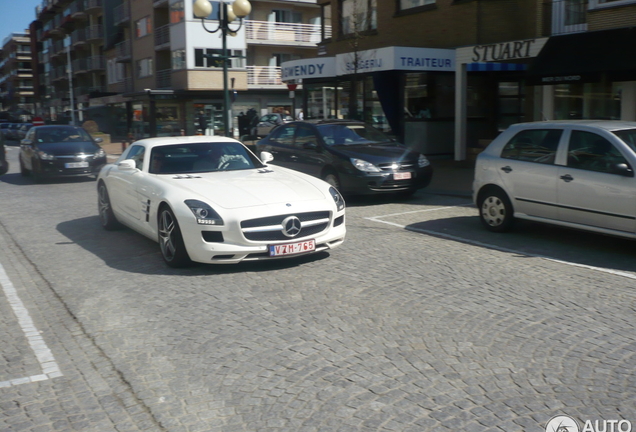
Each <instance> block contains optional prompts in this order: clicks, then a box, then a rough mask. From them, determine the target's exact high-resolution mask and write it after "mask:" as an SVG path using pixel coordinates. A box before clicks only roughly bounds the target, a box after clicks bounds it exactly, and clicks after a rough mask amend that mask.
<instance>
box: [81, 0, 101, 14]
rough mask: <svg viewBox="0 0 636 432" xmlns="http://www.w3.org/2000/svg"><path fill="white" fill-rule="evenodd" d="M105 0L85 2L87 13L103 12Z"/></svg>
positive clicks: (85, 0) (87, 0)
mask: <svg viewBox="0 0 636 432" xmlns="http://www.w3.org/2000/svg"><path fill="white" fill-rule="evenodd" d="M102 3H103V0H84V10H85V11H86V12H87V13H91V14H93V13H98V12H100V11H101V10H102V7H103V4H102Z"/></svg>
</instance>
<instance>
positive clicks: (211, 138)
mask: <svg viewBox="0 0 636 432" xmlns="http://www.w3.org/2000/svg"><path fill="white" fill-rule="evenodd" d="M221 142H232V143H240V141H237V140H235V139H234V138H229V137H224V136H220V135H191V136H174V137H156V138H143V139H140V140H138V141H135V142H133V143H132V144H131V145H143V146H145V147H146V148H148V149H150V148H153V147H160V146H167V145H174V144H189V143H221Z"/></svg>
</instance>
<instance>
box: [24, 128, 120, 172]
mask: <svg viewBox="0 0 636 432" xmlns="http://www.w3.org/2000/svg"><path fill="white" fill-rule="evenodd" d="M101 142H102V139H101V138H97V139H93V138H92V137H91V135H90V134H89V133H88V132H86V130H84V128H81V127H79V126H71V125H51V126H34V127H32V128H31V129H30V130H29V132H27V134H26V136H25V137H24V139H23V140H22V141H21V142H20V155H19V158H18V159H19V163H20V173H21V174H22V175H28V174H31V175H32V176H33V179H34V181H35V182H39V181H40V180H42V179H43V178H48V177H73V176H88V175H94V176H97V174H98V173H99V170H100V169H101V167H102V166H104V165H105V164H106V162H107V160H106V152H105V151H104V149H102V148H101V147H100V146H99V143H101Z"/></svg>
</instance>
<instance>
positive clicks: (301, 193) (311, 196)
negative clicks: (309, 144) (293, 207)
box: [162, 168, 325, 209]
mask: <svg viewBox="0 0 636 432" xmlns="http://www.w3.org/2000/svg"><path fill="white" fill-rule="evenodd" d="M162 177H163V180H164V181H166V182H167V183H169V184H171V185H172V186H174V187H175V188H179V189H182V190H183V192H184V194H186V195H187V194H188V193H189V194H191V195H192V199H205V200H206V201H208V202H209V203H210V204H215V205H218V206H221V207H223V208H226V209H236V208H242V207H253V206H259V205H269V204H278V203H281V202H285V203H288V202H291V201H311V200H322V199H325V195H324V193H323V192H321V191H320V189H319V188H318V187H317V186H316V185H315V184H314V183H315V181H316V180H318V179H314V178H313V177H308V176H306V175H305V174H301V173H296V172H293V171H289V170H281V169H280V168H277V169H276V171H273V170H271V169H270V168H264V169H258V170H257V169H251V170H240V171H224V172H210V173H199V174H190V175H166V176H162ZM318 181H320V180H318Z"/></svg>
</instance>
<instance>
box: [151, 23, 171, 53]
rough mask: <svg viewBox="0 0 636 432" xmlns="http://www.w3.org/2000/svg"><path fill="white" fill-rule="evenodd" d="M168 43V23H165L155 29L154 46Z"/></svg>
mask: <svg viewBox="0 0 636 432" xmlns="http://www.w3.org/2000/svg"><path fill="white" fill-rule="evenodd" d="M162 45H168V47H169V45H170V24H166V25H164V26H161V27H157V28H156V29H155V47H156V48H158V47H161V46H162Z"/></svg>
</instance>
